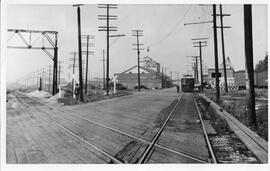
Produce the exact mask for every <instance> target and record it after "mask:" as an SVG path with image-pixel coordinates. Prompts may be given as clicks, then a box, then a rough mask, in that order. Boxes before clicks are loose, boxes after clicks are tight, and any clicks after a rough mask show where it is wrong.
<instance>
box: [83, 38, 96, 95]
mask: <svg viewBox="0 0 270 171" xmlns="http://www.w3.org/2000/svg"><path fill="white" fill-rule="evenodd" d="M82 38H86V44H84V43H83V44H82V45H86V69H85V94H87V87H88V65H89V62H88V59H89V58H88V56H89V55H94V52H93V51H89V47H93V46H94V44H93V43H89V39H94V35H91V37H90V35H82Z"/></svg>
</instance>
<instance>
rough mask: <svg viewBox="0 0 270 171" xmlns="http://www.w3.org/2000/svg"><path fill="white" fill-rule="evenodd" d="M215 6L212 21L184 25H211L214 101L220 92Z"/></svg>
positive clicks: (217, 98) (217, 99)
mask: <svg viewBox="0 0 270 171" xmlns="http://www.w3.org/2000/svg"><path fill="white" fill-rule="evenodd" d="M216 15H217V14H216V4H213V21H205V22H195V23H184V26H186V25H193V24H207V23H213V32H214V55H215V80H216V101H217V102H219V100H220V90H219V69H218V44H217V23H216Z"/></svg>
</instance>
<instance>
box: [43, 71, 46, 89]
mask: <svg viewBox="0 0 270 171" xmlns="http://www.w3.org/2000/svg"><path fill="white" fill-rule="evenodd" d="M42 80H43V85H42V87H44V89H45V87H46V86H45V84H46V82H45V68H42Z"/></svg>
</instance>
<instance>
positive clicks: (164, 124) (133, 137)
mask: <svg viewBox="0 0 270 171" xmlns="http://www.w3.org/2000/svg"><path fill="white" fill-rule="evenodd" d="M15 94H16V96H17V97H18V96H19V98H20V99H22V100H23V98H24V100H23V102H24V103H25V104H26V105H27V106H28V107H29V108H31V109H34V110H36V112H38V114H39V115H40V116H42V117H43V118H45V119H47V120H51V121H53V122H52V123H54V124H56V125H57V126H59V127H61V128H62V129H64V130H66V131H67V132H69V133H70V134H72V135H73V136H75V137H76V138H78V139H80V140H81V141H83V142H85V143H86V144H88V145H90V146H91V147H93V148H94V149H96V150H97V151H99V152H100V153H102V154H103V155H105V156H106V157H108V158H109V159H111V160H112V161H113V162H114V163H124V161H120V160H119V159H117V158H116V157H114V156H112V155H111V154H109V153H107V152H106V151H104V150H103V149H101V148H99V147H97V146H96V145H95V144H93V143H90V142H88V141H87V140H85V139H84V138H82V137H80V136H78V135H77V134H75V133H74V132H73V131H72V130H70V129H69V128H66V127H65V126H63V125H61V124H59V123H57V122H56V121H54V120H52V119H51V118H48V115H47V116H45V115H44V114H41V113H40V111H38V110H37V109H36V108H35V107H33V106H32V105H30V104H29V103H38V104H40V105H43V106H47V107H49V108H50V109H52V108H53V109H54V110H57V111H58V112H61V113H62V114H65V115H71V116H73V117H76V118H79V119H82V120H84V121H87V122H89V123H92V124H95V125H97V126H99V127H102V128H105V129H108V130H111V131H113V132H116V133H119V134H121V135H124V136H127V137H129V138H132V139H134V140H136V141H139V142H142V143H144V144H147V145H148V147H147V149H146V150H145V152H144V153H143V155H142V157H141V158H140V160H139V162H138V163H145V161H146V159H147V158H148V157H149V155H150V154H151V153H150V152H151V150H152V149H153V147H158V148H161V149H163V150H166V151H169V152H171V153H174V154H176V155H180V156H184V157H186V158H189V159H192V160H194V161H196V162H199V163H207V162H206V161H204V160H201V159H199V158H198V157H196V156H195V155H192V154H188V153H187V152H183V151H179V150H177V151H176V150H174V149H171V148H169V147H166V146H163V145H159V144H157V143H156V142H157V140H158V138H159V136H160V134H161V133H162V131H163V129H164V128H165V126H166V124H167V122H168V121H169V119H170V117H171V116H172V115H173V112H174V110H175V108H176V106H177V105H179V103H180V101H181V97H182V96H181V95H180V96H179V97H178V100H177V103H176V104H175V105H174V107H173V109H172V110H171V112H170V114H169V115H168V116H167V118H166V120H165V122H164V123H163V124H162V126H161V128H159V131H158V132H157V133H156V135H155V136H154V138H153V140H152V141H151V142H150V141H147V140H145V139H143V138H140V137H137V136H134V135H131V134H129V133H126V132H124V131H121V130H118V129H115V128H112V127H108V126H106V125H104V124H102V123H99V122H96V121H94V120H89V119H87V118H84V117H81V116H79V114H82V112H80V113H74V112H72V111H68V110H66V109H63V108H62V107H56V106H51V105H48V104H47V103H44V102H41V101H39V100H37V99H35V98H32V97H29V96H27V95H25V94H22V93H20V92H16V93H15ZM25 99H27V100H28V103H27V102H26V100H25ZM194 102H195V104H196V101H194ZM196 110H197V111H198V115H199V118H200V120H201V116H200V112H199V109H198V107H197V104H196ZM42 112H43V113H47V114H48V111H42ZM52 113H53V112H52V110H50V114H52ZM201 124H202V129H203V132H204V136H205V138H206V141H207V139H208V138H207V137H208V136H207V133H206V131H205V128H204V125H203V122H201ZM208 141H209V140H208ZM207 145H208V149H209V153H210V154H211V158H212V162H213V163H216V159H215V157H214V153H213V151H212V147H211V144H210V143H209V142H207Z"/></svg>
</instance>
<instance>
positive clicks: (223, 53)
mask: <svg viewBox="0 0 270 171" xmlns="http://www.w3.org/2000/svg"><path fill="white" fill-rule="evenodd" d="M219 10H220V14H217V16H220V29H221V45H222V57H223V69H224V82H225V92H226V93H228V83H227V68H226V59H225V58H226V56H225V47H224V46H225V45H224V33H223V29H224V28H231V27H229V26H223V17H224V16H231V15H230V14H223V12H222V5H221V4H220V5H219ZM217 28H219V27H217Z"/></svg>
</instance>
